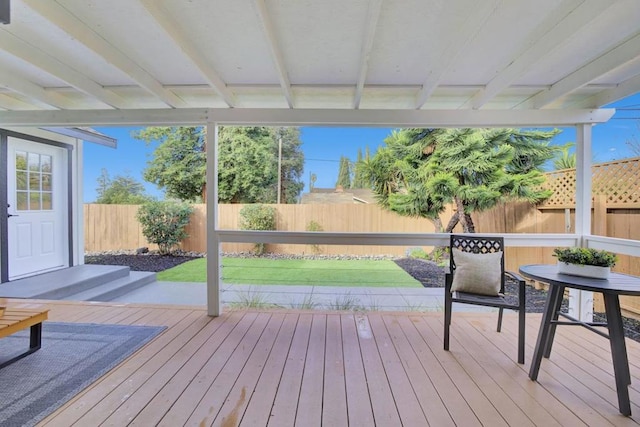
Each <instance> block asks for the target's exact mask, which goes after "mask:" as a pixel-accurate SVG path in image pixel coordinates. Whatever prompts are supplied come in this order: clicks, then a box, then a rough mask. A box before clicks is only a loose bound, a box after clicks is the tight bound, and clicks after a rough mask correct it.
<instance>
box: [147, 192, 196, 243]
mask: <svg viewBox="0 0 640 427" xmlns="http://www.w3.org/2000/svg"><path fill="white" fill-rule="evenodd" d="M192 212H193V208H192V207H191V206H189V205H188V204H186V203H178V202H155V201H154V202H149V203H145V204H144V205H142V206H140V209H138V212H137V214H136V218H137V219H138V221H139V222H140V225H142V234H143V235H144V237H146V239H147V240H148V241H149V243H155V244H157V245H158V250H159V252H160V254H161V255H168V254H170V253H171V251H172V250H173V248H174V247H175V246H177V245H178V244H179V243H180V241H182V239H184V238H185V237H187V233H186V232H185V230H184V228H185V226H186V225H187V224H189V218H190V217H191V213H192Z"/></svg>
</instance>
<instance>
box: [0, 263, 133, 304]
mask: <svg viewBox="0 0 640 427" xmlns="http://www.w3.org/2000/svg"><path fill="white" fill-rule="evenodd" d="M129 270H130V269H129V267H123V266H119V265H90V264H84V265H77V266H74V267H69V268H64V269H61V270H56V271H52V272H48V273H44V274H39V275H37V276H31V277H27V278H24V279H18V280H13V281H11V282H7V283H3V284H1V285H0V296H2V297H5V298H34V299H54V300H57V299H63V298H65V297H68V296H70V295H73V294H77V293H80V292H83V291H86V290H88V289H90V288H93V287H97V286H101V285H104V284H105V283H109V282H112V281H114V280H119V279H122V278H125V277H128V276H129Z"/></svg>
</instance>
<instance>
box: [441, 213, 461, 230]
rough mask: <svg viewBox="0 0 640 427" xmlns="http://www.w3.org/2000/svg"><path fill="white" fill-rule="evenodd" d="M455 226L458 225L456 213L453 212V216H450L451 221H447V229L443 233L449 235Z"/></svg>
mask: <svg viewBox="0 0 640 427" xmlns="http://www.w3.org/2000/svg"><path fill="white" fill-rule="evenodd" d="M456 225H458V212H454V213H453V215H451V219H450V220H449V223H448V224H447V228H446V229H445V230H444V232H445V233H451V232H452V231H453V229H454V228H455V227H456Z"/></svg>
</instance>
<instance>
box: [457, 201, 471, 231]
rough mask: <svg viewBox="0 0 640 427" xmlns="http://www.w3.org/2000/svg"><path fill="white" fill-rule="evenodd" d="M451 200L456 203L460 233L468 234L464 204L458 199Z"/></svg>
mask: <svg viewBox="0 0 640 427" xmlns="http://www.w3.org/2000/svg"><path fill="white" fill-rule="evenodd" d="M453 200H454V201H455V202H456V208H457V209H458V212H457V214H458V221H460V225H462V232H463V233H470V231H469V223H468V222H467V217H468V215H466V214H465V213H464V204H463V203H462V200H460V199H459V198H458V197H454V198H453Z"/></svg>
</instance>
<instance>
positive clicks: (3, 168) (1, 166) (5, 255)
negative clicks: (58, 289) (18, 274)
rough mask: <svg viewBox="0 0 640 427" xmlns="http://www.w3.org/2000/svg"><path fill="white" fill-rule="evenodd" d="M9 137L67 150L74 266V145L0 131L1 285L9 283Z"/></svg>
mask: <svg viewBox="0 0 640 427" xmlns="http://www.w3.org/2000/svg"><path fill="white" fill-rule="evenodd" d="M9 137H13V138H18V139H24V140H26V141H30V142H35V143H38V144H44V145H51V146H54V147H58V148H63V149H66V150H67V156H66V159H63V161H66V168H67V242H68V245H67V252H68V253H67V262H68V265H69V267H71V266H73V258H74V256H73V230H74V229H73V198H72V195H73V187H74V183H73V181H72V178H73V155H72V153H73V148H74V147H73V144H67V143H64V142H59V141H53V140H50V139H46V138H40V137H38V136H33V135H28V134H24V133H20V132H14V131H10V130H6V129H0V177H3V178H4V180H3V181H4V184H2V185H0V237H1V239H0V283H5V282H8V281H9V240H8V234H9V223H8V219H9V217H8V216H7V214H8V210H7V205H8V204H9V195H8V188H7V186H8V182H7V181H8V177H9V175H8V174H9V166H8V158H7V156H8V153H9V150H8V147H9V143H8V142H9Z"/></svg>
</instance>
